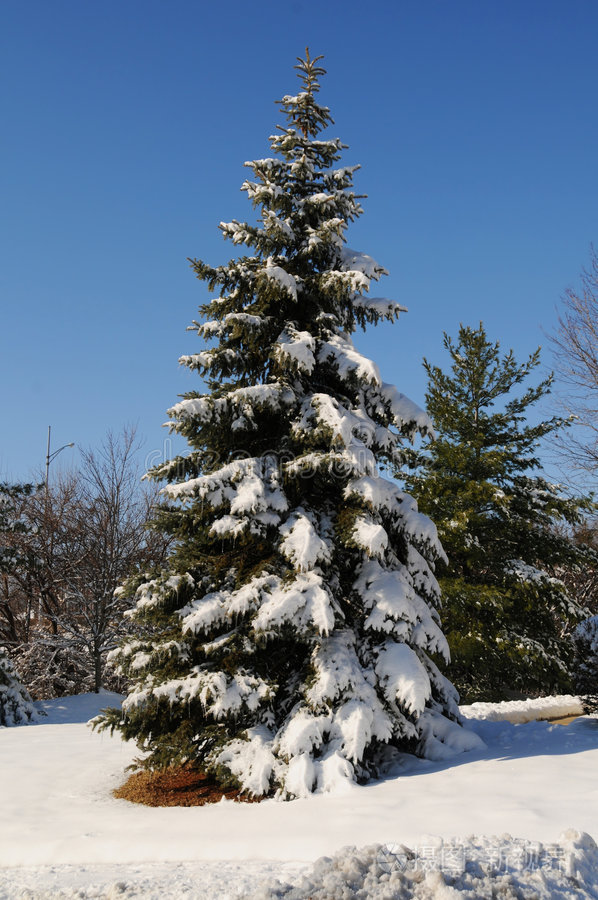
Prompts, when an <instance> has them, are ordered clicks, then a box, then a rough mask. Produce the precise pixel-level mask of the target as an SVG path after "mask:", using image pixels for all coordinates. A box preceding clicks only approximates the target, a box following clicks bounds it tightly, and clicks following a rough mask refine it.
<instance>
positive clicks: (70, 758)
mask: <svg viewBox="0 0 598 900" xmlns="http://www.w3.org/2000/svg"><path fill="white" fill-rule="evenodd" d="M343 683H344V684H346V681H345V682H343ZM118 700H119V698H118V697H117V696H116V695H110V694H101V695H99V696H98V695H93V694H91V695H82V696H79V697H70V698H63V699H61V700H54V701H47V702H45V703H42V704H38V706H41V707H42V708H43V709H44V710H45V711H46V713H47V716H46V717H45V718H41V719H40V724H36V725H28V726H20V727H16V728H5V729H2V730H0V796H2V804H1V806H0V866H2V867H4V868H0V897H1V898H3V900H13V898H14V900H16V898H24V897H28V898H36V900H41V898H46V897H47V898H50V897H52V898H57V897H64V898H67V897H68V898H74V897H79V898H88V897H89V898H91V897H104V898H110V897H112V898H116V897H123V898H128V897H144V898H156V900H158V898H163V897H169V898H179V897H188V898H194V900H208V898H214V900H224V898H229V900H230V898H238V897H251V896H253V897H254V898H256V900H257V898H262V900H265V898H275V897H277V896H280V897H286V898H288V900H293V898H307V897H309V896H311V897H314V898H316V897H320V898H322V897H326V898H335V897H349V896H351V897H364V898H366V897H367V898H370V897H371V898H375V897H383V896H384V897H387V898H388V897H389V896H394V897H399V898H400V897H405V898H408V897H412V896H413V897H420V898H434V900H436V898H438V900H441V898H446V897H459V896H463V897H466V896H467V897H468V898H471V897H482V898H483V897H488V898H489V897H491V896H492V893H491V890H492V889H493V887H494V888H496V887H500V890H501V891H502V895H503V896H505V897H509V896H522V897H531V896H536V897H538V898H539V900H548V898H557V897H562V898H563V900H564V898H585V897H594V898H596V897H598V883H597V879H598V876H597V872H598V857H597V853H596V848H595V845H594V844H593V842H592V840H591V839H590V838H589V837H588V836H587V835H586V836H583V835H580V834H578V832H588V833H589V834H591V835H593V836H596V835H598V788H597V787H596V770H597V766H598V720H596V719H593V718H591V717H587V716H586V717H580V718H578V719H577V720H576V721H575V722H572V723H571V724H569V725H565V726H562V725H553V724H550V723H548V722H540V721H533V722H527V723H525V724H517V725H514V724H512V723H510V722H507V721H490V716H489V713H490V708H489V707H490V704H488V709H486V710H484V718H480V719H474V718H469V719H468V730H469V733H470V734H473V735H477V736H478V737H479V738H481V739H482V740H483V741H484V743H485V747H481V746H478V748H477V749H475V750H471V751H469V752H468V753H466V754H464V755H462V756H460V757H458V758H457V760H456V762H455V761H454V760H453V761H448V762H447V761H446V760H438V761H437V762H432V761H430V760H421V759H416V758H415V757H413V756H409V755H407V754H397V755H396V756H395V758H394V760H389V763H388V766H387V769H386V773H385V775H384V777H383V778H382V779H381V780H380V781H378V782H373V783H370V784H368V785H365V786H359V785H356V784H353V785H351V784H347V782H346V779H344V785H345V788H344V791H342V792H340V791H339V792H336V793H332V794H331V793H328V794H324V793H318V794H315V795H312V796H310V797H308V798H306V799H303V800H295V801H292V802H288V803H284V802H277V801H275V800H267V801H265V802H262V803H255V804H235V803H233V802H232V801H222V802H220V803H218V804H215V805H213V806H208V807H195V808H182V807H181V808H148V807H143V806H136V805H134V804H129V803H128V802H127V801H124V800H115V799H114V798H113V797H112V796H111V793H110V792H111V790H112V789H113V788H114V787H116V786H117V785H118V784H120V783H121V782H122V781H123V780H124V778H125V777H126V774H125V768H126V766H127V765H129V764H130V763H131V761H132V759H133V758H134V757H135V756H136V755H137V752H138V751H137V749H136V748H135V747H134V746H130V745H128V744H125V743H123V742H122V741H121V739H120V737H118V736H114V737H110V736H109V735H108V734H107V733H102V734H98V733H96V732H92V731H91V730H90V729H89V728H88V727H86V725H85V724H83V723H84V722H85V720H86V719H87V718H90V717H92V716H94V715H95V714H96V713H97V712H98V711H99V709H100V708H102V707H104V706H106V705H115V704H116V703H117V702H118ZM553 700H554V702H553ZM556 701H558V703H557V702H556ZM525 702H526V703H527V704H528V708H530V710H531V705H532V703H535V701H525ZM562 702H563V701H562V698H548V699H547V700H546V702H545V707H552V708H553V709H554V708H555V707H556V706H557V705H558V704H562ZM572 706H573V704H572V703H571V705H570V706H569V707H568V708H569V709H571V707H572ZM560 708H561V709H562V705H561V707H560ZM464 711H465V712H466V713H467V714H468V715H469V714H470V711H469V710H464ZM444 721H445V722H446V720H444ZM431 727H435V726H434V725H432V726H431ZM443 727H446V726H443ZM455 733H456V732H455ZM251 737H252V740H253V741H254V742H255V747H254V753H255V755H256V760H257V762H258V765H257V770H261V769H262V767H263V764H262V761H261V760H259V754H260V753H263V752H267V748H266V747H265V746H264V742H263V741H262V742H261V743H262V746H261V747H260V736H259V735H258V734H254V735H252V736H251ZM445 740H446V738H445ZM243 760H244V764H246V760H247V755H246V754H244V755H243ZM342 762H343V763H345V764H346V760H344V761H342ZM338 765H339V761H338V759H337V758H335V757H334V756H331V757H329V759H328V760H327V761H326V766H327V771H328V775H329V777H330V778H331V779H332V780H333V781H334V776H333V772H334V767H335V766H338ZM324 774H325V767H324V766H322V768H321V770H320V777H324ZM572 829H573V830H572ZM493 835H495V836H496V837H492V836H493ZM510 835H512V836H513V837H510ZM561 836H562V837H561ZM540 842H541V844H540ZM403 845H404V846H405V847H407V848H409V853H407V851H404V850H403V849H402V848H403ZM347 846H352V847H353V848H355V847H357V848H358V849H352V850H345V851H343V852H340V851H341V848H343V847H347ZM409 854H411V855H410V856H409ZM324 855H325V856H326V857H328V858H327V859H324V860H322V861H321V862H319V863H318V864H317V865H316V867H315V868H313V862H314V861H315V860H316V859H317V858H318V857H322V856H324ZM404 857H405V858H404ZM455 860H457V862H458V865H456V863H455ZM534 860H538V863H537V865H535V867H534V865H533V862H534ZM542 861H543V862H542ZM571 872H575V873H576V882H572V881H571V880H570V878H569V874H568V873H571ZM264 879H265V880H264ZM272 879H281V881H282V882H283V883H277V884H274V883H273V882H272ZM292 885H295V887H294V888H293V890H295V893H294V894H293V893H291V888H292ZM351 885H353V887H351ZM390 887H392V888H393V890H395V893H394V894H389V888H390ZM408 889H409V891H412V893H409V892H408ZM341 890H344V891H345V893H344V894H343V893H341ZM358 890H359V891H361V893H357V891H358ZM384 890H386V891H387V893H386V894H384V893H383V891H384ZM524 890H525V891H526V892H527V893H524ZM364 891H365V892H366V893H363V892H364ZM466 891H469V893H468V894H466V893H465V892H466ZM517 891H519V894H517ZM533 891H535V894H533V893H532V892H533ZM413 892H415V893H413ZM509 892H510V893H509ZM497 895H499V896H500V894H497Z"/></svg>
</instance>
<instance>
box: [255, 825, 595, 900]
mask: <svg viewBox="0 0 598 900" xmlns="http://www.w3.org/2000/svg"><path fill="white" fill-rule="evenodd" d="M251 897H252V900H273V898H283V897H284V898H286V900H347V898H354V900H378V898H379V900H449V898H458V897H463V898H468V900H471V898H478V900H483V898H488V900H490V898H496V897H504V898H505V900H509V898H512V900H515V898H517V900H528V898H529V900H532V898H533V900H555V898H562V900H565V898H567V900H582V898H598V847H597V846H596V844H595V843H594V841H593V839H592V838H591V837H590V836H589V835H588V834H585V833H580V832H578V831H573V830H570V831H567V832H565V834H563V835H562V836H561V838H560V840H559V841H558V842H557V843H555V844H541V843H539V842H534V843H532V842H530V841H525V840H521V839H517V838H511V837H510V836H509V835H505V836H503V837H501V838H484V837H471V838H468V839H467V840H465V841H457V840H453V841H450V842H444V841H442V839H439V838H430V839H429V842H428V843H427V844H425V845H422V846H419V847H416V848H415V850H411V849H410V848H408V847H405V846H403V845H399V844H373V845H372V846H369V847H361V848H355V847H345V848H344V849H343V850H341V851H340V852H339V853H336V854H335V855H334V856H333V857H328V856H324V857H322V858H321V859H319V860H318V861H317V862H316V863H315V864H314V866H313V868H312V869H311V871H309V872H308V873H307V874H304V875H302V876H300V877H299V879H298V880H297V881H296V884H295V886H293V885H290V884H283V885H281V884H280V883H278V884H277V883H275V882H273V881H270V882H268V883H266V884H264V885H262V886H260V888H258V890H257V892H255V893H254V894H252V895H251Z"/></svg>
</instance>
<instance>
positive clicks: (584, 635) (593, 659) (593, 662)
mask: <svg viewBox="0 0 598 900" xmlns="http://www.w3.org/2000/svg"><path fill="white" fill-rule="evenodd" d="M574 640H575V671H574V688H575V692H576V693H578V694H580V695H581V696H582V698H583V704H584V709H585V711H586V712H587V713H598V616H590V618H589V619H584V621H583V622H580V624H579V625H578V626H577V628H576V629H575V635H574Z"/></svg>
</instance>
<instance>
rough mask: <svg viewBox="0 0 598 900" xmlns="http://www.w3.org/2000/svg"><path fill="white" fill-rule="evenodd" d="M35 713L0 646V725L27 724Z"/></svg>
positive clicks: (35, 715) (33, 719)
mask: <svg viewBox="0 0 598 900" xmlns="http://www.w3.org/2000/svg"><path fill="white" fill-rule="evenodd" d="M36 718H37V713H36V710H35V707H34V705H33V701H32V700H31V697H30V696H29V694H28V693H27V691H26V690H25V688H24V687H23V685H22V684H21V682H20V680H19V677H18V675H17V673H16V671H15V667H14V666H13V664H12V661H11V660H10V658H9V656H8V654H7V653H6V651H5V650H4V649H3V648H2V647H0V726H2V725H28V724H29V722H33V721H35V719H36Z"/></svg>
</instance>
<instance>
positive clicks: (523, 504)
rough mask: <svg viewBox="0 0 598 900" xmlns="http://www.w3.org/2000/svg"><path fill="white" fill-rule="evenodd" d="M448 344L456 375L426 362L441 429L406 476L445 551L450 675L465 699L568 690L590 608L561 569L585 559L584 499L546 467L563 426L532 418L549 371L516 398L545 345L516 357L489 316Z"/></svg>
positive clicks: (430, 408) (555, 421) (555, 420)
mask: <svg viewBox="0 0 598 900" xmlns="http://www.w3.org/2000/svg"><path fill="white" fill-rule="evenodd" d="M444 346H445V348H446V350H447V351H448V353H449V354H450V357H451V360H452V371H451V374H447V373H445V372H443V371H442V370H441V369H440V368H439V367H437V366H433V365H431V364H430V363H429V362H428V361H427V360H424V367H425V370H426V372H427V374H428V378H429V384H428V391H427V394H426V401H427V407H428V412H429V413H430V415H431V417H432V420H433V421H434V423H435V426H436V429H437V437H436V438H435V439H432V440H430V441H429V442H428V443H427V445H426V447H425V448H424V451H423V453H422V454H420V455H416V463H417V466H416V469H415V472H414V474H412V475H411V476H409V477H408V478H407V479H406V481H407V484H408V487H409V489H410V491H411V493H412V494H413V496H414V497H415V498H416V499H417V501H418V504H419V508H420V510H421V511H422V512H424V513H427V514H428V515H430V516H431V517H432V518H433V519H434V522H435V523H436V524H437V527H438V532H439V536H440V539H441V541H442V544H443V547H444V549H445V551H446V554H447V557H448V564H447V565H446V566H445V567H444V570H443V571H442V573H441V574H442V577H441V579H440V585H441V588H442V593H443V597H444V612H443V627H444V630H445V634H446V636H447V640H448V643H449V647H450V651H451V658H452V664H451V669H450V675H451V678H452V680H453V682H454V684H455V685H456V687H457V688H458V690H459V691H460V693H461V697H462V700H465V701H467V702H472V701H474V700H482V699H483V700H498V699H504V698H506V697H509V696H513V694H514V693H519V692H526V693H541V692H549V691H555V690H566V689H570V687H571V680H570V671H571V663H572V657H573V642H572V639H571V632H572V630H573V627H574V624H575V623H576V622H577V620H578V619H579V618H580V617H581V616H583V614H584V612H583V610H582V608H581V607H580V606H579V605H578V604H577V602H576V601H575V600H574V599H573V598H572V597H571V596H570V595H569V593H568V592H567V589H566V586H565V584H564V583H563V581H562V580H560V578H558V577H557V575H558V573H559V569H560V568H563V567H565V568H571V567H575V566H579V565H581V564H582V562H583V559H584V554H585V551H584V548H583V547H580V546H579V545H578V544H577V543H576V542H575V541H574V540H573V537H572V535H571V531H570V527H569V526H571V525H573V524H575V523H577V522H578V521H579V520H580V517H581V513H582V511H583V509H584V507H585V506H587V503H586V502H585V501H583V500H580V499H577V498H570V497H567V496H565V495H564V494H563V492H562V490H561V488H560V486H559V485H555V484H551V483H550V482H549V481H548V480H547V479H546V478H545V477H543V476H542V475H541V474H540V468H541V467H540V462H539V459H538V455H537V453H538V445H539V442H540V440H541V439H542V438H544V437H545V436H546V435H549V434H552V433H554V432H557V431H558V430H559V429H561V428H562V427H563V426H564V425H565V424H566V422H565V421H564V420H563V419H560V418H556V417H554V418H551V419H548V420H545V421H541V422H539V423H538V424H529V423H528V421H527V419H526V417H527V414H528V412H529V411H530V409H531V407H533V406H534V404H536V403H537V402H538V401H539V400H540V399H541V398H542V397H544V396H545V395H546V394H547V393H548V392H549V391H550V386H551V383H552V376H550V377H548V378H546V379H544V380H543V381H541V382H540V383H539V384H538V385H536V386H533V387H527V388H524V389H523V391H522V392H521V393H520V394H519V395H518V396H514V395H513V390H514V389H516V388H518V387H519V386H520V385H523V384H524V382H525V381H526V380H527V378H528V376H529V375H530V373H531V372H532V371H533V370H534V369H535V368H536V367H537V366H538V364H539V349H538V350H537V351H536V352H535V353H533V354H532V355H531V356H530V357H529V359H528V360H527V361H526V362H524V363H523V364H519V363H517V362H516V360H515V357H514V355H513V352H512V351H509V352H508V353H506V354H505V355H501V352H500V345H499V343H498V342H496V343H492V342H491V341H489V340H488V338H487V336H486V332H485V330H484V327H483V325H482V324H481V323H480V326H479V328H477V329H472V328H467V327H464V326H461V327H460V329H459V335H458V339H457V341H456V342H454V341H453V340H452V339H451V338H450V337H449V336H447V335H446V334H445V336H444ZM563 526H564V527H563Z"/></svg>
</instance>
